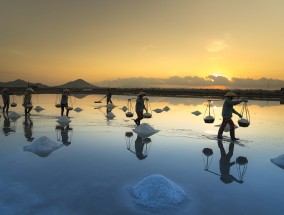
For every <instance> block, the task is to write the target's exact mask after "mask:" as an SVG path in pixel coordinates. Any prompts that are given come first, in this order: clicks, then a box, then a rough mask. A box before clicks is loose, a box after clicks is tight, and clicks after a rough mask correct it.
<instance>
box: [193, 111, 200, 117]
mask: <svg viewBox="0 0 284 215" xmlns="http://www.w3.org/2000/svg"><path fill="white" fill-rule="evenodd" d="M191 113H192V114H193V115H195V116H199V115H200V114H201V112H200V111H198V110H197V111H193V112H191Z"/></svg>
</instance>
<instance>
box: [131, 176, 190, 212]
mask: <svg viewBox="0 0 284 215" xmlns="http://www.w3.org/2000/svg"><path fill="white" fill-rule="evenodd" d="M131 193H132V195H133V197H134V198H135V202H136V203H137V204H138V205H141V206H143V207H146V208H151V209H176V208H178V207H179V206H181V204H182V203H183V202H184V201H185V200H186V194H185V192H184V191H183V189H182V188H181V187H179V186H178V185H177V184H175V183H174V182H173V181H171V180H169V179H168V178H166V177H165V176H162V175H159V174H153V175H150V176H148V177H146V178H144V179H143V180H142V181H140V182H139V183H137V184H136V185H135V186H133V187H132V189H131Z"/></svg>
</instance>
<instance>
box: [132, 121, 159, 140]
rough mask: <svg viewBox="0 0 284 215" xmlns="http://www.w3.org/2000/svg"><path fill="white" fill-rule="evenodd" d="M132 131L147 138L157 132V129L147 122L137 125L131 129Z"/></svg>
mask: <svg viewBox="0 0 284 215" xmlns="http://www.w3.org/2000/svg"><path fill="white" fill-rule="evenodd" d="M133 131H134V132H135V133H136V134H138V136H139V137H141V138H147V137H150V136H151V135H153V134H156V133H157V132H159V130H156V129H154V128H153V127H152V126H150V125H149V124H148V123H142V124H141V125H139V126H137V127H136V128H135V129H133Z"/></svg>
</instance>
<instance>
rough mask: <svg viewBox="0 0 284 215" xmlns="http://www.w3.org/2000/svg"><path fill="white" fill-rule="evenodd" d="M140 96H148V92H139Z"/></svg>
mask: <svg viewBox="0 0 284 215" xmlns="http://www.w3.org/2000/svg"><path fill="white" fill-rule="evenodd" d="M138 96H146V93H144V92H142V91H141V92H140V93H139V94H138Z"/></svg>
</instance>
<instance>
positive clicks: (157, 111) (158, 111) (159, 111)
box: [153, 108, 163, 113]
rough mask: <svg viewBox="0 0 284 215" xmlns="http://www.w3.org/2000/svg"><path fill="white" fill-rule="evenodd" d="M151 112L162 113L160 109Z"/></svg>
mask: <svg viewBox="0 0 284 215" xmlns="http://www.w3.org/2000/svg"><path fill="white" fill-rule="evenodd" d="M153 111H154V112H156V113H162V112H163V110H162V109H160V108H157V109H154V110H153Z"/></svg>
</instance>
